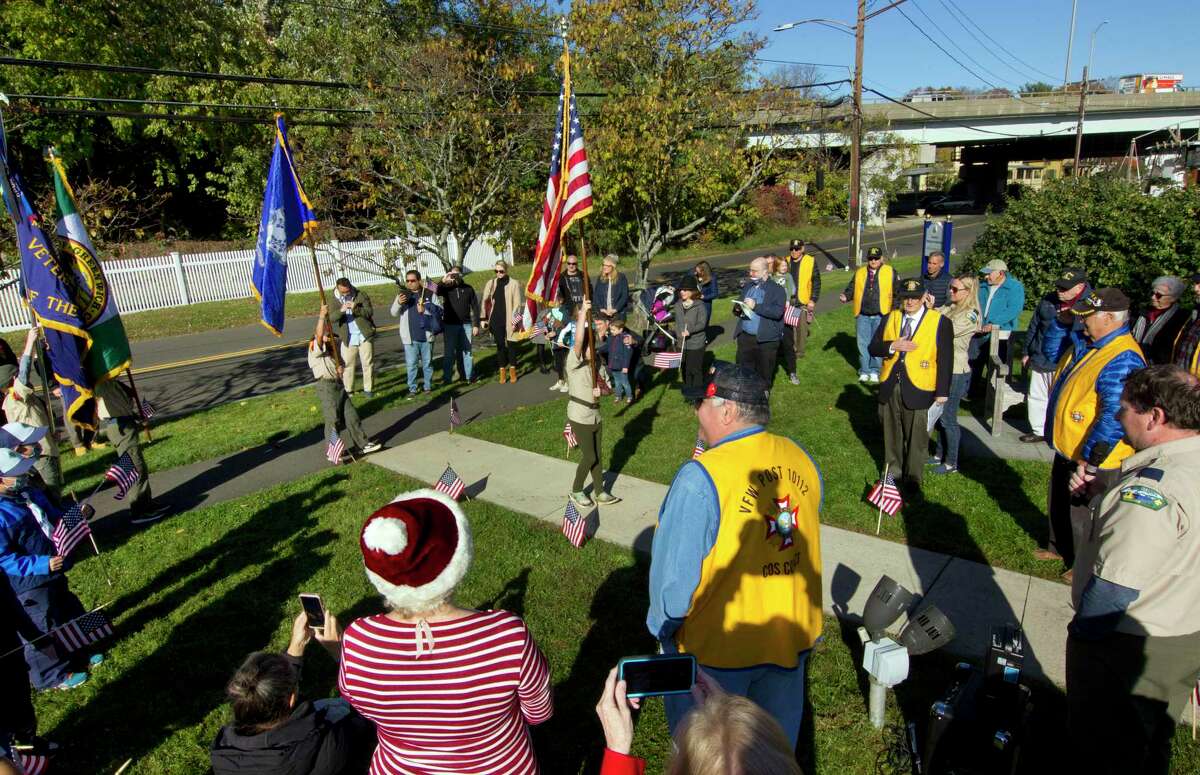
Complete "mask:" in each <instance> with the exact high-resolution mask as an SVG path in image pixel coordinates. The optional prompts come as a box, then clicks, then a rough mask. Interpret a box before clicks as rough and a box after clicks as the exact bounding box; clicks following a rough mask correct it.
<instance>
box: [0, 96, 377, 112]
mask: <svg viewBox="0 0 1200 775" xmlns="http://www.w3.org/2000/svg"><path fill="white" fill-rule="evenodd" d="M8 96H9V97H11V98H12V99H20V100H29V101H30V102H87V103H105V104H115V105H153V106H155V107H173V108H216V109H221V110H229V109H234V110H266V111H271V112H277V113H370V112H371V111H369V110H365V109H363V108H323V107H304V106H301V105H244V104H237V103H231V102H181V101H178V100H140V99H129V98H125V97H80V96H74V95H57V94H9V95H8Z"/></svg>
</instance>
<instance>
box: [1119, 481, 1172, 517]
mask: <svg viewBox="0 0 1200 775" xmlns="http://www.w3.org/2000/svg"><path fill="white" fill-rule="evenodd" d="M1121 503H1135V504H1137V505H1138V506H1144V507H1146V508H1148V509H1150V510H1151V511H1158V510H1160V509H1163V508H1166V506H1167V504H1168V501H1167V496H1165V495H1163V494H1162V493H1161V492H1159V491H1158V490H1156V489H1154V488H1153V487H1147V486H1145V485H1143V484H1131V485H1129V486H1128V487H1122V488H1121Z"/></svg>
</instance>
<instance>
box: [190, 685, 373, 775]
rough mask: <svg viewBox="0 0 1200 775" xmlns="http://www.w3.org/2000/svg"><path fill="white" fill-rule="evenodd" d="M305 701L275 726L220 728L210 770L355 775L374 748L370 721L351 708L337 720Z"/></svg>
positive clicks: (239, 774)
mask: <svg viewBox="0 0 1200 775" xmlns="http://www.w3.org/2000/svg"><path fill="white" fill-rule="evenodd" d="M328 711H329V709H327V708H322V709H320V710H318V709H317V708H315V707H314V706H313V704H312V703H311V702H301V703H299V704H298V705H296V708H295V710H293V711H292V715H291V717H290V718H288V720H287V721H285V722H284V723H283V724H281V725H280V726H278V727H276V728H274V729H272V730H269V731H267V732H263V733H261V734H257V735H241V734H238V733H237V731H235V730H234V728H233V725H232V724H227V725H226V726H223V727H221V731H219V732H218V733H217V739H216V740H214V741H213V744H212V749H211V750H210V752H209V755H210V757H211V759H212V767H213V772H214V773H216V775H360V774H361V773H365V772H367V770H368V769H369V768H370V764H371V754H372V753H373V752H374V750H375V740H376V738H375V725H374V724H372V723H371V722H370V721H367V720H366V719H364V718H363V717H362V716H360V715H358V714H357V713H355V712H354V711H350V715H348V716H345V717H343V718H341V719H339V720H337V721H330V720H329V719H328V718H327V717H326V716H327V713H328Z"/></svg>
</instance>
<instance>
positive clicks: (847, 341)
mask: <svg viewBox="0 0 1200 775" xmlns="http://www.w3.org/2000/svg"><path fill="white" fill-rule="evenodd" d="M821 349H822V350H833V351H835V352H836V353H837V354H838V355H840V356H842V358H844V359H845V360H846V363H847V364H848V365H850V366H852V367H853V368H854V371H855V372H857V371H858V366H859V358H858V338H857V337H856V336H855V335H854V334H850V333H846V332H845V331H838V332H837V333H836V334H834V335H833V336H831V337H829V339H828V340H827V341H826V342H825V344H824V346H822V347H821Z"/></svg>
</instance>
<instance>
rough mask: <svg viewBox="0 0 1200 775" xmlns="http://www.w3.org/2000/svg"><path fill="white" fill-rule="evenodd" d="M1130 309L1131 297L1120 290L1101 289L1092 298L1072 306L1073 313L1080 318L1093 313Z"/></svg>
mask: <svg viewBox="0 0 1200 775" xmlns="http://www.w3.org/2000/svg"><path fill="white" fill-rule="evenodd" d="M1128 309H1129V297H1128V296H1126V295H1125V293H1124V292H1123V291H1122V290H1121V289H1120V288H1099V289H1097V290H1096V291H1093V292H1092V295H1091V296H1088V297H1087V298H1085V299H1080V300H1079V301H1077V302H1075V303H1074V304H1072V305H1071V311H1072V312H1074V313H1075V314H1076V315H1080V316H1087V315H1091V314H1092V313H1093V312H1124V311H1126V310H1128Z"/></svg>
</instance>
